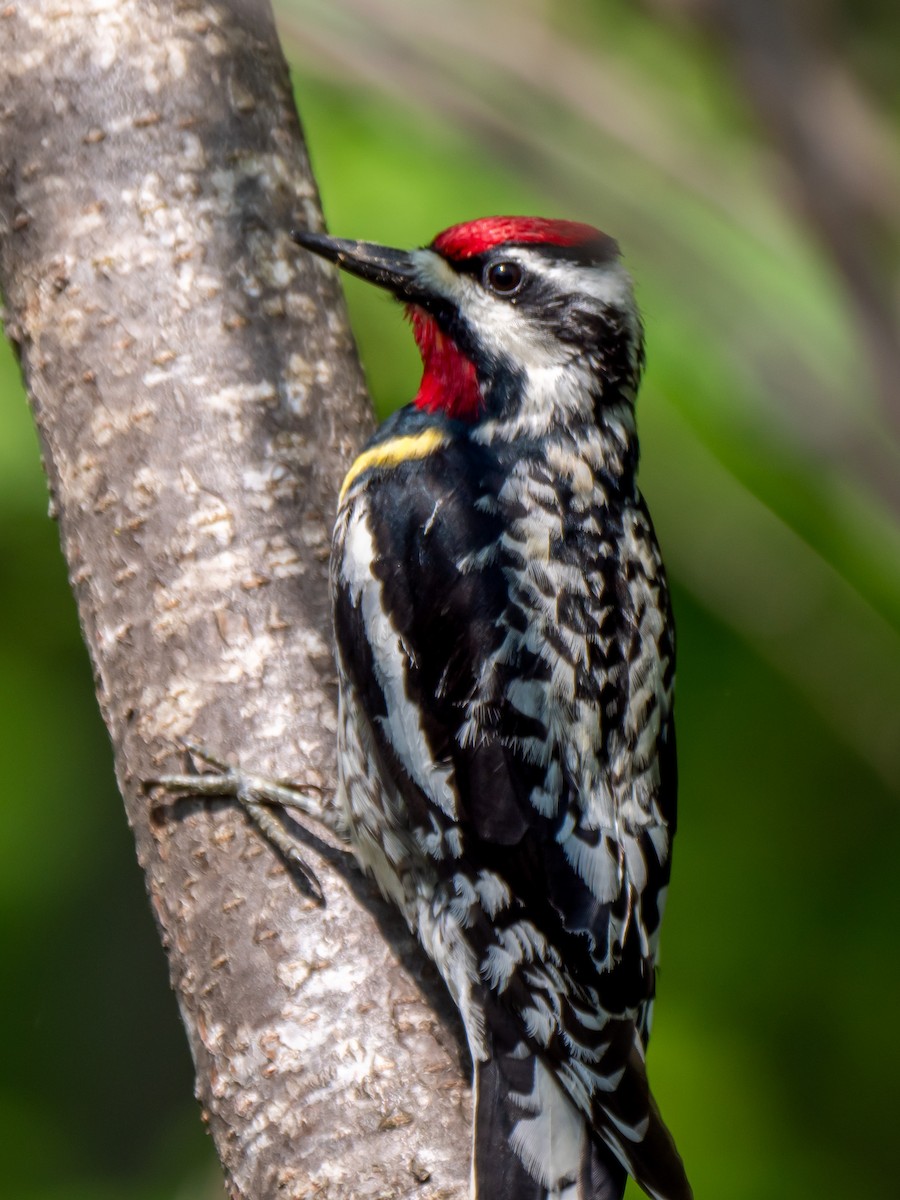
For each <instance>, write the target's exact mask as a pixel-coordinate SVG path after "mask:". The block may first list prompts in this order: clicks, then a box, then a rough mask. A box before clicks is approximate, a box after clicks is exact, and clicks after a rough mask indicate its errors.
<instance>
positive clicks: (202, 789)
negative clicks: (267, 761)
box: [144, 740, 335, 905]
mask: <svg viewBox="0 0 900 1200" xmlns="http://www.w3.org/2000/svg"><path fill="white" fill-rule="evenodd" d="M182 745H183V746H184V748H185V749H186V750H187V751H189V753H190V754H191V756H192V758H194V759H196V760H197V761H199V762H200V763H201V764H203V766H204V767H207V768H211V769H208V770H205V771H203V773H202V774H196V775H160V776H159V777H158V778H155V779H148V780H145V782H144V786H145V787H146V788H151V787H158V788H162V789H163V790H164V791H167V792H174V793H180V794H181V795H182V796H184V797H189V796H205V797H209V798H216V799H220V798H222V797H225V798H227V799H233V800H236V801H237V802H238V804H239V805H240V806H241V808H242V809H243V810H244V812H245V813H246V814H247V816H248V817H249V818H250V820H251V822H252V823H253V824H254V825H255V826H256V828H257V829H258V830H259V832H260V833H261V834H262V835H263V837H264V838H265V839H266V841H268V842H269V843H270V844H271V845H272V846H274V848H275V849H276V850H277V851H278V853H279V854H280V855H281V856H282V857H283V858H284V859H285V861H286V862H287V864H288V866H289V867H291V868H292V869H293V871H294V872H295V874H296V876H297V877H298V880H299V882H300V883H301V885H302V886H303V889H304V891H306V892H307V893H308V894H309V896H310V897H311V898H312V899H313V900H315V901H316V903H317V904H320V905H324V903H325V894H324V892H323V890H322V885H321V884H320V883H319V880H318V878H317V877H316V874H315V872H314V871H313V869H312V868H311V867H310V866H309V864H308V863H307V862H306V861H305V859H304V858H303V855H302V854H301V853H300V850H299V849H298V847H297V843H296V840H295V839H294V838H293V837H292V836H291V834H290V832H289V831H288V830H287V829H286V828H285V826H284V825H282V824H281V822H280V821H279V820H278V819H277V817H276V816H275V814H274V813H273V811H272V809H273V808H281V809H286V810H288V811H289V812H291V813H300V814H302V816H304V817H307V818H309V819H310V820H312V821H313V822H314V823H315V824H317V825H320V826H323V827H324V828H325V829H327V830H328V832H329V833H330V834H334V833H335V828H334V822H333V821H330V820H329V819H328V815H327V811H326V808H325V806H324V804H323V799H324V792H323V790H322V789H321V788H320V787H318V786H317V785H315V784H303V785H297V784H291V783H288V782H286V781H284V780H280V779H268V778H266V777H265V776H264V775H256V774H252V773H250V772H248V771H243V770H241V768H240V767H234V766H232V765H231V764H230V763H227V762H225V761H224V760H223V759H220V758H218V757H216V755H214V754H211V753H210V752H209V750H207V749H206V748H205V747H204V746H200V745H197V744H196V743H194V742H189V741H186V740H182Z"/></svg>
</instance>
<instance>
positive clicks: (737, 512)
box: [0, 0, 900, 1200]
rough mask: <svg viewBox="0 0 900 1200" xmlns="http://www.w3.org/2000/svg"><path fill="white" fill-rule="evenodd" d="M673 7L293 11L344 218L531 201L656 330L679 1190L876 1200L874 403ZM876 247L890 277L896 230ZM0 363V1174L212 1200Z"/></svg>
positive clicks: (878, 62) (887, 1089) (90, 1195)
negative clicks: (674, 707)
mask: <svg viewBox="0 0 900 1200" xmlns="http://www.w3.org/2000/svg"><path fill="white" fill-rule="evenodd" d="M707 7H713V8H714V7H715V5H711V6H710V5H707ZM669 9H672V10H678V11H679V12H680V13H681V18H682V19H680V20H675V21H672V20H670V19H669V17H670V16H671V13H670V12H669ZM370 10H371V11H370ZM690 10H691V6H685V5H679V4H677V3H672V4H671V5H667V4H664V3H662V2H661V0H660V2H659V3H656V4H639V5H627V4H625V3H623V2H613V0H604V2H602V3H600V2H598V3H595V4H587V3H573V4H570V5H565V6H561V7H559V8H556V9H551V8H550V6H541V5H537V4H526V5H523V6H522V7H521V8H520V9H519V10H517V11H518V12H519V13H520V15H521V14H527V15H528V19H529V21H532V23H535V22H536V23H537V24H536V25H535V27H536V28H538V29H540V28H541V24H540V23H541V22H543V23H544V25H543V28H544V30H545V34H546V37H545V38H544V39H542V40H541V41H540V42H539V44H533V43H528V42H527V38H526V41H525V42H523V43H522V45H519V46H517V45H515V44H514V45H513V46H512V50H511V54H510V55H509V56H508V61H500V60H499V59H498V58H497V54H498V53H499V50H500V49H502V47H498V45H497V43H496V41H495V40H494V41H492V37H493V36H494V34H495V32H496V29H498V28H501V29H502V28H504V26H503V25H502V18H503V16H504V14H506V15H508V14H509V11H510V10H509V6H508V5H504V4H502V3H499V0H497V2H496V3H494V2H491V3H486V2H485V3H483V4H482V5H480V6H478V9H477V11H478V13H480V14H481V15H480V16H479V18H478V19H479V21H483V22H484V29H483V39H482V44H481V46H478V44H477V41H473V42H471V43H469V44H468V46H467V44H466V42H465V38H466V36H467V32H471V31H472V30H473V29H476V28H480V27H479V26H478V25H477V22H475V19H474V14H475V12H476V6H474V5H473V4H466V3H462V2H460V0H457V2H456V3H449V2H448V3H445V4H443V5H437V4H434V3H427V4H421V5H419V6H418V7H415V6H413V7H410V6H409V5H407V6H406V7H405V8H404V5H403V4H402V3H398V2H393V3H390V2H389V3H384V4H380V5H379V6H378V8H377V11H375V6H374V5H373V4H367V3H364V2H363V0H356V2H354V3H351V2H350V0H345V2H342V3H335V4H332V5H326V4H324V3H314V2H313V0H309V2H307V3H300V2H299V0H298V2H297V3H294V4H288V3H285V4H284V5H283V6H282V17H283V19H284V32H285V35H286V45H287V49H288V53H289V55H290V56H291V57H292V61H294V62H295V63H296V86H297V95H298V103H299V107H300V111H301V114H302V117H303V120H304V124H305V127H306V132H307V136H308V139H309V144H310V148H311V153H312V157H313V162H314V166H315V168H316V171H317V175H318V179H319V183H320V187H321V189H322V193H323V199H324V205H325V211H326V214H327V216H328V220H329V224H330V226H331V228H332V229H333V230H334V231H335V232H336V233H339V234H341V235H345V236H351V237H364V238H368V239H371V240H381V241H384V242H387V243H392V244H397V245H410V244H422V243H424V242H426V241H428V240H430V238H431V237H432V235H433V234H434V233H435V232H436V231H437V230H439V229H441V228H442V227H444V226H445V225H448V224H451V223H453V222H456V221H459V220H463V219H466V218H471V217H474V216H479V215H485V214H488V213H495V212H520V213H521V212H526V213H527V212H535V213H543V214H546V215H559V216H568V217H573V218H577V219H583V220H589V221H592V222H594V223H596V224H600V225H602V226H603V227H604V228H606V229H608V230H609V231H611V232H613V233H614V234H615V235H616V236H617V237H618V238H619V240H620V241H621V243H622V245H623V248H624V251H625V256H626V260H627V262H628V264H629V266H630V267H631V268H632V270H633V273H634V275H635V277H636V280H637V283H638V289H639V296H640V299H641V303H642V306H643V309H644V313H645V318H646V324H647V330H648V350H649V369H648V375H647V379H646V383H645V387H644V389H643V392H642V396H641V405H640V415H641V429H642V442H643V448H644V457H643V467H642V481H643V487H644V490H645V492H646V494H647V496H648V499H649V501H650V504H651V508H652V510H653V513H654V517H655V520H656V523H657V527H658V531H659V533H660V537H661V540H662V543H663V548H664V551H665V552H666V556H667V560H668V562H669V565H670V571H671V574H672V577H673V584H674V595H675V608H676V617H677V620H678V628H679V655H680V662H679V683H678V710H679V742H680V762H681V778H682V801H681V827H680V832H679V838H678V842H677V848H676V856H675V877H674V881H673V888H672V892H671V897H670V907H669V913H668V916H667V921H666V929H665V934H664V943H663V960H662V963H663V965H662V972H661V977H660V988H659V1003H658V1005H657V1015H656V1026H655V1032H654V1039H653V1045H652V1048H651V1056H650V1057H651V1075H652V1078H653V1079H654V1082H655V1090H656V1092H657V1094H658V1097H659V1100H660V1103H661V1106H662V1108H663V1111H664V1112H665V1114H666V1116H667V1119H668V1121H669V1123H670V1124H671V1126H672V1128H673V1130H674V1132H675V1134H676V1138H677V1140H678V1143H679V1146H680V1147H681V1150H682V1153H683V1155H684V1157H685V1159H686V1161H687V1163H688V1166H689V1169H690V1173H691V1177H692V1180H693V1182H694V1186H695V1190H696V1193H697V1196H698V1198H701V1200H702V1198H703V1197H716V1198H720V1200H760V1198H761V1197H765V1198H766V1200H804V1198H809V1200H812V1198H813V1197H815V1198H816V1200H821V1198H822V1197H827V1196H832V1195H834V1196H838V1195H841V1196H843V1195H854V1196H865V1197H871V1198H873V1200H874V1198H882V1197H883V1198H884V1200H889V1198H892V1197H894V1196H895V1195H896V1194H897V1182H896V1181H897V1148H896V1137H895V1131H894V1126H895V1121H896V1117H897V1114H898V1112H900V1083H898V1075H900V1023H898V1021H897V1019H896V1014H897V1012H898V1009H900V965H898V955H897V949H896V946H897V932H896V931H897V929H898V928H900V888H898V886H897V874H896V862H897V859H898V850H900V804H898V801H900V794H898V793H900V520H898V507H897V487H896V483H897V480H898V479H900V469H898V467H900V455H898V446H897V439H896V430H897V425H896V424H894V425H893V426H892V424H891V419H890V413H889V412H888V411H887V410H886V407H885V399H884V396H883V395H882V396H881V397H880V398H879V395H878V390H877V384H876V381H875V379H874V377H873V372H872V371H871V370H870V367H871V364H870V362H869V361H868V358H867V353H866V346H865V329H864V328H862V327H861V323H860V319H859V312H858V308H855V307H854V304H853V303H852V302H851V299H850V298H849V297H848V291H847V284H846V280H845V279H843V278H842V276H841V272H840V270H839V269H838V267H837V266H836V262H835V257H834V255H832V254H831V253H830V252H829V249H830V248H829V246H828V243H827V239H824V238H823V237H822V236H821V234H818V235H817V234H816V232H815V229H814V228H813V227H811V226H810V225H808V224H807V223H806V222H804V221H803V220H801V219H799V218H798V217H797V215H796V211H795V210H792V209H791V208H790V207H789V205H788V203H787V202H786V200H785V193H784V192H783V191H780V190H779V188H778V186H777V184H778V180H779V178H780V176H779V171H778V169H777V165H776V164H775V163H774V161H773V154H774V151H773V148H772V144H771V142H770V140H769V135H766V134H765V133H764V131H763V130H762V129H761V127H760V126H759V124H758V123H757V121H756V119H755V117H754V115H753V112H752V106H751V105H750V104H749V103H748V100H747V97H746V96H745V95H744V93H743V92H742V91H741V89H740V87H739V83H738V77H737V75H736V74H735V73H734V72H733V71H731V70H730V69H729V67H728V65H727V60H726V59H725V58H724V57H723V54H724V52H723V49H722V43H720V42H717V41H716V40H715V38H713V37H711V36H710V35H709V32H708V30H706V31H704V30H703V29H700V28H698V27H697V26H696V25H695V24H693V23H692V22H691V21H690V20H688V19H687V17H685V13H687V14H688V16H689V15H690ZM831 12H832V15H833V18H834V22H835V24H834V29H836V30H837V31H838V33H839V35H840V37H841V39H842V43H843V46H844V54H845V61H846V63H849V64H850V65H851V66H852V67H854V68H855V69H856V70H865V69H866V67H867V65H871V68H872V71H873V76H874V78H875V79H876V81H877V82H878V84H879V86H880V88H881V96H880V97H878V98H876V99H873V100H872V105H873V111H876V112H877V113H878V114H879V121H881V122H882V127H883V128H885V129H888V130H890V131H892V132H896V122H897V112H896V110H895V108H894V104H895V101H896V96H893V97H892V96H891V95H890V88H891V87H892V86H893V85H894V83H895V81H896V78H897V76H896V74H894V75H892V74H891V71H890V70H889V69H888V68H887V64H889V63H890V62H893V64H894V67H896V54H895V55H894V56H893V58H891V56H890V54H889V51H888V49H887V47H886V45H885V38H884V36H883V35H884V34H885V33H887V32H891V33H893V35H894V37H895V38H896V35H897V34H898V33H900V28H898V25H900V22H898V20H897V16H896V12H895V9H894V7H893V6H887V5H879V4H876V3H874V0H872V2H871V3H869V4H867V5H866V6H860V7H859V9H858V10H857V9H856V8H853V7H852V6H850V5H849V4H846V5H836V6H835V7H834V8H833V9H832V10H831ZM398 14H399V17H398ZM451 18H452V19H451ZM429 22H430V24H429ZM497 22H500V23H499V24H497ZM506 28H507V30H508V31H509V30H510V29H511V28H512V27H511V26H506ZM531 28H532V26H531V25H529V24H528V21H526V22H525V23H524V25H523V24H520V25H518V26H517V27H516V31H517V32H516V36H518V37H520V38H521V37H524V36H525V34H527V33H528V31H529V30H530V29H531ZM523 29H524V34H523ZM510 36H511V37H512V34H510ZM513 41H515V38H513ZM893 44H894V47H895V48H896V44H897V43H896V40H895V41H894V43H893ZM480 56H482V57H480ZM492 56H493V57H492ZM567 56H568V57H567ZM501 57H502V56H501ZM590 64H593V70H594V75H593V76H591V75H590V73H588V74H587V75H584V76H581V75H579V72H580V71H581V70H582V68H583V67H585V66H586V65H587V66H590ZM538 66H539V67H540V70H538V69H537V67H538ZM849 69H850V68H849V67H848V70H849ZM517 70H520V71H521V72H522V73H521V74H519V75H518V76H517V74H516V72H517ZM529 71H530V72H531V75H530V76H529V75H528V72H529ZM592 78H593V79H594V81H595V83H596V95H595V93H594V91H593V90H592V87H591V86H589V85H590V80H591V79H592ZM567 81H569V82H571V83H572V85H573V86H572V87H569V88H568V89H567V87H566V83H567ZM573 87H574V88H575V90H574V91H573ZM610 95H612V100H611V99H610ZM616 96H618V97H619V106H618V107H616V104H615V102H614V100H615V97H616ZM592 98H593V100H594V101H596V102H595V103H594V104H593V107H592V106H591V102H592ZM582 99H584V100H585V101H586V102H587V103H584V104H582V103H581V100H582ZM601 109H602V111H600V110H601ZM882 232H883V231H882ZM894 232H895V233H896V232H897V231H896V230H895V231H894ZM886 244H887V247H888V250H889V251H890V252H891V253H892V252H893V251H896V248H897V240H896V238H895V239H894V240H893V242H891V240H890V238H888V240H887V243H886ZM885 269H886V271H889V272H893V275H891V276H890V278H892V279H893V280H894V282H895V281H896V262H895V261H893V260H891V261H890V262H889V263H888V264H887V266H886V267H885ZM347 294H348V299H349V303H350V308H351V314H352V317H353V323H354V328H355V329H356V331H357V336H358V340H359V344H360V349H361V354H362V358H363V361H364V363H365V365H366V369H367V372H368V376H369V380H370V384H371V388H372V391H373V395H374V399H375V402H376V405H377V407H378V409H379V412H380V413H382V414H384V413H386V412H387V411H389V410H390V409H391V408H392V407H394V406H395V405H396V404H398V403H401V402H403V401H405V400H406V399H408V398H409V397H410V396H411V395H412V393H413V391H414V389H415V385H416V382H417V359H416V354H415V348H414V346H413V343H412V339H411V337H410V336H409V332H408V330H407V329H405V328H404V325H403V322H402V320H401V318H400V314H399V312H398V310H397V309H396V308H395V307H393V306H392V305H391V303H390V302H389V301H388V300H387V299H386V298H385V297H384V296H382V295H381V294H379V293H375V292H374V291H372V290H371V289H367V288H366V287H365V286H364V285H361V284H357V283H356V281H353V280H349V281H348V283H347ZM0 396H2V400H3V403H2V404H0V576H3V587H2V591H0V596H2V603H3V612H2V620H0V671H2V691H0V711H2V720H0V756H2V761H3V763H4V792H5V802H4V803H3V805H2V806H0V943H2V953H3V958H4V971H3V991H2V996H3V1024H4V1028H5V1030H6V1033H7V1037H6V1049H5V1052H4V1070H3V1071H2V1074H0V1130H2V1133H0V1141H2V1144H3V1153H2V1158H0V1177H2V1178H3V1180H4V1184H3V1190H4V1194H7V1195H9V1196H11V1197H16V1200H51V1198H54V1200H55V1198H57V1197H59V1198H60V1200H62V1197H65V1198H66V1200H73V1198H79V1200H80V1198H81V1197H84V1198H85V1200H102V1198H104V1197H107V1196H109V1197H112V1196H120V1195H122V1194H128V1195H129V1196H131V1197H136V1198H138V1200H144V1198H146V1200H162V1198H163V1197H166V1198H168V1197H188V1196H191V1197H198V1196H203V1195H208V1196H210V1197H212V1196H215V1195H217V1194H221V1192H220V1185H219V1184H218V1181H217V1176H216V1168H215V1165H214V1164H213V1163H212V1156H211V1150H210V1148H209V1146H208V1144H207V1143H206V1141H205V1140H204V1138H203V1135H202V1133H201V1131H200V1122H199V1120H198V1114H197V1112H196V1110H195V1107H194V1105H193V1102H192V1100H191V1073H190V1064H189V1061H188V1055H187V1052H186V1049H185V1046H184V1043H183V1038H182V1035H181V1032H180V1029H179V1027H178V1022H177V1016H176V1007H175V1003H174V1000H173V999H172V997H171V996H170V994H169V993H168V990H167V987H166V982H165V967H164V962H163V956H162V953H161V951H160V950H159V948H158V946H157V945H156V941H155V933H154V931H153V927H152V922H151V920H150V917H149V912H148V909H147V905H146V902H145V899H144V896H143V891H142V884H141V880H140V876H139V872H138V869H137V867H136V866H135V865H134V863H133V857H132V853H131V847H130V840H129V835H128V832H127V829H126V826H125V822H124V819H123V816H122V811H121V805H120V803H119V802H118V800H117V797H116V793H115V787H114V782H113V778H112V771H111V764H110V755H109V751H108V748H107V745H106V740H105V734H104V732H103V729H102V726H101V724H100V721H99V718H98V716H97V713H96V709H95V705H94V702H93V698H92V688H91V679H90V671H89V667H88V664H87V660H86V655H85V653H84V651H83V649H82V647H81V645H80V642H79V638H78V632H77V628H76V620H75V615H74V606H73V604H72V601H71V598H70V596H69V593H68V589H67V586H66V582H65V571H64V567H63V564H62V561H61V558H60V555H59V551H58V543H57V537H56V531H55V529H54V527H53V525H52V524H51V522H49V521H48V520H47V517H46V492H45V488H44V484H43V480H42V477H41V474H40V469H39V457H38V451H37V446H36V441H35V437H34V434H33V433H32V431H31V428H30V423H29V420H28V417H27V412H26V409H25V405H24V402H23V400H22V398H21V390H20V386H19V383H18V377H17V371H16V368H15V365H14V363H13V361H12V358H11V356H10V355H9V353H8V352H7V351H6V350H5V348H4V349H3V350H2V352H0ZM896 416H897V414H896V412H895V413H894V418H896ZM637 1194H638V1193H637V1191H636V1190H634V1191H633V1192H629V1196H632V1195H633V1196H634V1197H637Z"/></svg>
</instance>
